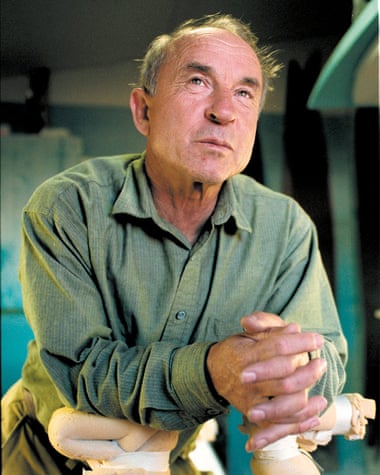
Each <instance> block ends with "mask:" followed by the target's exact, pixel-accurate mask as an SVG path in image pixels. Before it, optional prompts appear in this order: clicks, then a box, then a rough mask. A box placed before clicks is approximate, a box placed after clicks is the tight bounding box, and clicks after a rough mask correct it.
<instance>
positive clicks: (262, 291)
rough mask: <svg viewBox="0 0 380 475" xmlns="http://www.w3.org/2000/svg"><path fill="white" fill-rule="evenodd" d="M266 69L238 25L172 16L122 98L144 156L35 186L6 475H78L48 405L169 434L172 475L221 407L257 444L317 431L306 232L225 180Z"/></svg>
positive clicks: (316, 294)
mask: <svg viewBox="0 0 380 475" xmlns="http://www.w3.org/2000/svg"><path fill="white" fill-rule="evenodd" d="M276 70H277V66H276V64H275V62H274V60H273V58H272V56H271V55H270V54H268V53H267V50H266V49H262V48H260V47H259V46H258V45H257V39H256V37H255V36H254V35H253V34H252V32H251V31H250V29H249V28H248V26H247V25H245V24H243V23H242V22H240V21H238V20H236V19H234V18H232V17H230V16H225V15H215V16H209V17H206V18H202V19H200V20H191V21H188V22H186V23H184V24H183V25H181V26H180V27H179V28H178V29H177V30H175V32H174V33H172V34H171V35H163V36H160V37H158V38H157V39H156V40H154V41H153V43H152V44H151V46H150V48H149V49H148V52H147V54H146V56H145V59H144V62H143V65H142V71H141V87H139V88H136V89H134V90H133V92H132V94H131V110H132V114H133V119H134V123H135V126H136V128H137V129H138V131H139V132H140V133H142V134H143V135H144V136H145V137H146V151H145V152H144V153H142V154H140V155H138V154H135V155H123V156H117V157H108V158H98V159H91V160H88V161H86V162H85V163H83V164H81V165H79V166H77V167H75V168H72V169H70V170H68V171H66V172H64V173H62V174H60V175H58V176H56V177H53V178H52V179H50V180H48V181H47V182H45V183H44V184H43V185H42V186H41V187H39V188H38V190H37V191H36V192H35V193H34V195H33V196H32V198H31V200H30V201H29V203H28V204H27V206H26V208H25V210H24V215H23V249H22V259H21V269H20V275H21V283H22V288H23V298H24V307H25V314H26V316H27V318H28V320H29V322H30V324H31V326H32V328H33V331H34V334H35V341H34V342H33V343H32V344H31V345H30V347H29V353H28V357H27V361H26V363H25V366H24V369H23V374H22V380H21V381H20V382H18V383H17V384H16V385H15V387H13V388H12V389H11V390H10V392H9V393H8V394H7V395H6V397H5V401H4V403H5V402H6V404H4V405H5V406H6V407H5V409H4V413H5V414H4V417H5V423H4V427H5V430H3V436H4V438H5V446H4V447H5V450H4V456H3V458H4V460H5V462H4V463H5V465H4V467H5V472H4V473H5V474H11V473H12V475H21V474H25V473H28V474H41V473H49V475H54V474H65V473H80V472H78V470H80V468H79V467H80V465H78V464H75V461H74V460H70V459H64V458H62V457H61V455H59V454H58V453H57V452H55V450H54V449H53V448H52V447H51V446H50V444H49V441H48V439H47V436H46V430H47V427H48V424H49V420H50V418H51V415H52V413H53V412H54V411H55V410H56V409H58V408H59V407H62V406H66V407H68V408H72V409H75V410H78V411H81V412H84V413H92V414H98V415H102V416H106V417H113V418H119V419H127V420H129V421H131V422H134V423H137V424H140V425H144V426H150V427H151V428H153V429H160V430H166V431H178V433H179V438H178V443H177V444H176V447H175V448H174V450H172V452H171V458H170V460H171V462H170V467H171V471H172V473H173V474H177V473H178V474H179V473H196V472H195V470H194V469H193V468H192V467H191V463H190V461H189V459H188V456H187V454H188V450H189V446H190V445H191V441H192V440H193V439H194V437H195V436H196V434H197V431H198V430H199V427H200V425H201V424H202V423H203V422H205V421H207V420H208V419H210V418H213V417H215V416H216V415H219V414H223V413H225V412H226V411H227V410H228V406H229V405H232V406H234V407H235V408H237V409H238V410H239V411H240V412H241V413H242V414H243V415H244V416H245V417H246V418H247V419H248V420H249V421H251V422H254V423H255V424H256V425H257V426H258V430H257V431H255V434H254V436H253V437H252V438H251V439H250V442H249V444H248V448H249V449H251V450H255V449H260V448H262V447H264V446H266V445H267V444H268V443H271V442H274V441H276V440H278V439H280V438H282V437H283V436H286V435H288V434H296V433H300V432H304V431H307V430H311V429H312V428H313V427H315V426H317V425H318V423H319V418H318V416H319V414H320V413H321V411H323V410H324V409H325V408H326V406H327V404H328V403H331V401H332V400H333V398H334V397H335V396H336V395H337V394H338V393H339V392H340V391H341V389H342V386H343V383H344V379H345V372H344V365H345V361H346V342H345V339H344V337H343V335H342V331H341V327H340V324H339V319H338V316H337V312H336V308H335V304H334V301H333V297H332V294H331V290H330V287H329V283H328V281H327V278H326V275H325V272H324V269H323V265H322V262H321V258H320V254H319V251H318V247H317V237H316V231H315V228H314V226H313V223H312V222H311V221H310V219H309V217H308V216H307V215H306V214H305V213H304V212H303V211H302V209H301V208H300V207H299V206H298V205H297V204H296V203H295V202H294V201H293V200H291V199H290V198H288V197H286V196H283V195H281V194H278V193H274V192H272V191H271V190H269V189H267V188H265V187H264V186H262V185H261V184H259V183H257V182H256V181H254V180H253V179H251V178H249V177H246V176H243V175H240V172H241V171H242V170H243V169H244V168H245V167H246V165H247V163H248V162H249V160H250V157H251V152H252V147H253V145H254V141H255V133H256V127H257V122H258V118H259V114H260V110H261V108H262V105H263V101H264V97H265V92H266V90H267V89H268V83H269V81H270V79H271V78H272V77H273V76H274V75H275V73H276ZM291 322H295V323H291ZM242 328H243V329H244V331H242Z"/></svg>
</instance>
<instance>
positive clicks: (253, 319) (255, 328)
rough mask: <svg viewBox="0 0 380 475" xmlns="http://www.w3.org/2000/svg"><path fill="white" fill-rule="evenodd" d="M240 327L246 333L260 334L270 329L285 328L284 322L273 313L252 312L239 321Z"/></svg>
mask: <svg viewBox="0 0 380 475" xmlns="http://www.w3.org/2000/svg"><path fill="white" fill-rule="evenodd" d="M240 324H241V326H242V327H243V328H244V330H245V331H247V332H260V331H263V330H265V329H267V328H270V327H282V326H285V325H286V324H285V322H284V320H283V319H282V318H281V317H279V316H278V315H275V314H274V313H267V312H254V313H252V314H251V315H246V316H244V317H243V318H242V319H241V320H240Z"/></svg>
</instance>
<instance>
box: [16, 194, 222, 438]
mask: <svg viewBox="0 0 380 475" xmlns="http://www.w3.org/2000/svg"><path fill="white" fill-rule="evenodd" d="M45 191H46V190H45ZM48 191H49V190H47V194H48ZM40 201H41V200H40ZM45 203H46V208H44V209H41V203H39V206H38V209H37V207H36V206H35V205H33V202H32V204H31V205H30V206H29V207H28V208H27V209H26V210H25V212H24V216H23V233H22V234H23V236H22V242H23V244H22V256H21V263H20V278H21V282H22V288H23V298H24V309H25V314H26V316H27V318H28V320H29V321H30V323H31V326H32V328H33V331H34V334H35V339H36V346H37V349H38V358H39V359H40V361H41V363H42V365H43V367H44V371H43V372H42V374H43V375H44V376H43V377H46V376H45V374H46V373H45V371H46V372H47V374H48V377H49V379H50V380H51V381H52V382H53V384H54V386H55V388H56V390H57V394H58V395H59V399H60V400H61V402H62V404H65V405H69V406H71V407H74V408H76V409H77V410H81V411H85V412H90V413H98V414H102V415H104V416H109V417H121V418H124V417H126V418H128V419H130V420H134V421H136V422H140V423H144V424H149V425H152V426H155V427H158V428H161V429H167V430H174V429H176V430H180V429H186V428H193V427H195V426H197V425H198V424H199V423H201V422H204V421H205V420H207V419H209V418H210V417H212V416H214V415H216V414H220V413H222V412H223V411H224V410H225V408H224V407H223V406H221V405H220V404H218V402H217V401H216V400H215V398H214V397H213V395H212V394H211V392H210V390H209V386H208V383H207V379H206V375H205V370H204V361H205V358H206V353H207V351H208V348H209V345H210V343H207V342H198V343H194V344H193V345H188V346H186V347H183V348H177V346H178V345H176V344H175V343H170V342H163V341H162V342H160V341H156V342H152V343H150V344H148V345H147V346H129V345H128V344H127V343H126V340H125V338H124V339H123V338H121V337H119V336H118V335H117V330H116V326H114V325H113V322H112V321H110V318H109V315H108V314H107V309H106V308H105V307H104V304H103V301H102V296H101V293H100V292H99V289H98V287H97V282H96V276H95V275H93V272H92V269H91V249H90V248H89V246H88V242H87V238H86V236H87V234H86V219H85V216H83V215H81V214H80V207H77V209H75V211H74V210H73V209H74V208H73V206H71V204H70V205H69V204H67V203H66V204H65V203H64V199H63V198H62V197H61V202H60V205H59V211H57V206H56V205H53V206H51V204H49V199H48V196H46V200H45ZM50 203H51V202H50ZM37 397H38V398H40V402H39V403H37V405H40V404H41V403H42V404H44V403H43V397H44V396H43V395H41V394H38V395H37Z"/></svg>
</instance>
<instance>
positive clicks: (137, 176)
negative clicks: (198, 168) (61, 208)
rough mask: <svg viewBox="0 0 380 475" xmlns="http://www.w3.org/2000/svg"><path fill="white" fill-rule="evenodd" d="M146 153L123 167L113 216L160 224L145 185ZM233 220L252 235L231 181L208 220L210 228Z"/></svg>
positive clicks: (232, 180) (146, 179)
mask: <svg viewBox="0 0 380 475" xmlns="http://www.w3.org/2000/svg"><path fill="white" fill-rule="evenodd" d="M144 159H145V153H143V154H142V155H139V156H135V157H134V159H132V160H131V163H130V164H129V165H128V166H127V167H126V175H125V180H124V184H123V187H122V189H121V191H120V194H119V196H118V197H117V199H116V201H115V203H114V206H113V209H112V214H129V215H131V216H134V217H136V218H140V219H147V218H151V219H154V220H155V221H157V220H158V221H161V218H159V216H158V213H157V211H156V207H155V205H154V202H153V197H152V193H151V189H150V185H149V182H148V178H147V175H146V173H145V167H144ZM230 220H233V221H234V222H235V225H236V227H237V228H239V229H242V230H244V231H248V232H252V227H251V224H250V222H249V221H248V219H247V217H246V215H245V213H244V209H243V206H242V204H241V203H240V202H239V200H238V197H237V194H236V192H235V182H234V178H231V179H229V180H227V181H226V182H225V183H224V185H223V187H222V189H221V191H220V194H219V198H218V202H217V205H216V207H215V211H214V213H213V215H212V217H211V222H212V224H213V225H215V226H218V225H223V224H226V223H227V222H229V221H230Z"/></svg>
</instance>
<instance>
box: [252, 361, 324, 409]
mask: <svg viewBox="0 0 380 475" xmlns="http://www.w3.org/2000/svg"><path fill="white" fill-rule="evenodd" d="M326 367H327V365H326V362H325V360H323V359H315V360H312V361H310V362H309V363H308V364H307V365H306V366H301V367H299V368H297V369H296V370H295V371H294V373H292V374H291V375H290V376H286V377H283V378H278V379H271V380H268V381H260V382H256V383H253V384H252V391H253V392H254V393H255V394H261V395H266V396H282V395H285V394H295V393H298V392H299V391H304V390H307V389H308V388H311V387H312V386H314V385H315V384H316V383H317V382H318V381H319V380H320V378H321V377H322V375H323V373H324V372H325V371H326ZM271 407H273V404H271Z"/></svg>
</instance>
